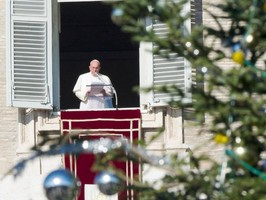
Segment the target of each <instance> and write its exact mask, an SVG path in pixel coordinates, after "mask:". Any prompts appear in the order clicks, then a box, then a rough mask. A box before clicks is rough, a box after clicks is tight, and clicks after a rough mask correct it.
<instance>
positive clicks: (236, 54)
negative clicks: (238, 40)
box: [232, 51, 245, 65]
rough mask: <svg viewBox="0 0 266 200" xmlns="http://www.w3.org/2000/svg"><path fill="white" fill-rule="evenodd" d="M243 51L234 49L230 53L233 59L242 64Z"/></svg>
mask: <svg viewBox="0 0 266 200" xmlns="http://www.w3.org/2000/svg"><path fill="white" fill-rule="evenodd" d="M244 56H245V55H244V52H243V51H236V52H234V53H233V55H232V59H233V61H235V62H236V63H238V64H241V65H242V64H243V63H244Z"/></svg>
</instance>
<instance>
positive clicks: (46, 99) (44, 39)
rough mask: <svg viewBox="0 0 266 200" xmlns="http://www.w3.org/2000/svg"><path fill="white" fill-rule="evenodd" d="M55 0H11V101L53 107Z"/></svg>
mask: <svg viewBox="0 0 266 200" xmlns="http://www.w3.org/2000/svg"><path fill="white" fill-rule="evenodd" d="M51 2H52V1H51V0H11V1H10V5H9V11H10V13H9V16H10V17H9V19H10V21H9V22H10V24H9V27H8V28H9V36H10V41H9V44H8V47H9V48H8V54H9V58H10V60H8V67H9V68H10V69H9V70H8V95H9V98H8V101H9V102H8V103H9V105H11V106H14V107H24V108H39V109H52V108H53V101H52V99H53V95H52V94H53V85H52V82H53V81H52V78H53V77H52V53H53V52H52V25H51V24H52V23H51V19H52V5H51Z"/></svg>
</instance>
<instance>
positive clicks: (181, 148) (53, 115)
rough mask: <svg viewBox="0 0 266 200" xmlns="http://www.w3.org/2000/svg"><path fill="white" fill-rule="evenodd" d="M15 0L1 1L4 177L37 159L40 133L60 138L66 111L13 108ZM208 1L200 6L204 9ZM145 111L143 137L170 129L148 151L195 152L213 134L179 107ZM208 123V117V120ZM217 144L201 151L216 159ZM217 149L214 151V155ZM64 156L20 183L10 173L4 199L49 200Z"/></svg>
mask: <svg viewBox="0 0 266 200" xmlns="http://www.w3.org/2000/svg"><path fill="white" fill-rule="evenodd" d="M10 2H11V1H10V0H0V66H1V67H0V70H1V73H0V83H1V85H2V87H1V89H0V118H1V123H0V155H1V156H0V176H2V177H3V176H4V175H5V174H6V173H7V171H8V170H9V169H10V168H11V167H12V166H14V164H15V163H16V162H17V161H18V160H20V159H23V158H25V157H28V156H29V155H31V153H32V151H31V150H30V148H31V147H32V146H34V145H36V144H37V143H38V141H39V139H40V135H42V134H47V135H50V136H51V137H52V136H53V135H54V136H56V135H59V134H60V111H59V112H58V111H56V112H51V111H49V110H48V111H47V110H43V109H33V108H17V107H10V106H7V96H8V94H7V92H8V90H7V89H6V88H7V78H8V77H7V74H8V72H7V70H8V68H7V67H6V65H7V64H6V63H7V60H8V59H9V58H8V57H7V56H8V54H7V37H8V35H9V34H10V33H9V32H8V29H7V7H8V6H7V4H9V3H10ZM206 2H208V1H207V0H206V1H204V0H203V1H202V2H201V3H200V6H202V7H204V6H205V3H206ZM201 14H202V19H203V23H208V24H211V23H213V22H212V19H211V18H209V17H208V15H207V14H206V13H204V12H202V13H201ZM140 108H141V113H142V134H143V135H145V137H146V138H149V137H151V136H152V135H153V134H154V133H155V132H156V131H157V128H161V127H164V128H165V131H164V133H163V134H162V136H161V137H160V138H158V139H157V140H156V141H154V142H153V143H152V144H151V145H150V146H149V147H148V150H150V151H153V152H154V153H156V152H170V153H173V152H179V153H184V152H186V150H187V149H188V148H189V149H191V150H193V149H194V148H196V147H197V146H198V144H199V141H200V142H202V143H205V141H208V139H209V138H210V135H202V136H198V134H197V129H196V128H194V127H193V125H191V123H193V122H192V121H190V120H187V121H186V120H184V118H183V114H182V112H181V110H179V109H171V108H168V107H165V106H154V107H152V108H151V109H150V110H147V109H145V107H144V108H142V106H141V105H140ZM206 120H207V121H208V119H207V118H206ZM213 147H214V146H212V144H211V143H208V145H206V146H204V147H203V148H201V152H209V154H210V156H216V157H217V154H219V153H220V152H221V149H220V148H219V147H215V148H213ZM209 149H212V151H209ZM62 166H63V163H62V157H61V156H57V157H53V158H41V159H38V160H34V161H33V162H30V163H29V164H28V166H27V168H26V171H25V172H24V173H23V174H22V175H21V176H20V177H17V178H16V179H14V177H13V176H12V175H11V174H9V175H7V176H6V177H5V178H4V179H3V180H1V181H0V199H1V200H13V199H19V200H30V199H38V200H45V199H46V198H45V195H44V193H43V189H42V183H43V179H44V177H45V176H46V175H47V173H49V172H50V171H51V170H53V169H57V168H58V167H62Z"/></svg>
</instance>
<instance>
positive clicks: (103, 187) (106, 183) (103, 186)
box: [94, 171, 122, 195]
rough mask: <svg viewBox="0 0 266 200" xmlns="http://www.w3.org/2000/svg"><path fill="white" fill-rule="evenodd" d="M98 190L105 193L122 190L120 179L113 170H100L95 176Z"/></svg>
mask: <svg viewBox="0 0 266 200" xmlns="http://www.w3.org/2000/svg"><path fill="white" fill-rule="evenodd" d="M94 182H95V184H97V186H98V188H99V190H100V191H101V192H102V193H103V194H105V195H114V194H116V193H117V192H119V191H121V190H122V181H121V179H120V178H119V177H118V176H117V175H116V174H115V173H113V172H110V171H102V172H100V173H98V174H97V175H96V176H95V180H94Z"/></svg>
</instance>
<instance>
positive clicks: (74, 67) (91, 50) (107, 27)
mask: <svg viewBox="0 0 266 200" xmlns="http://www.w3.org/2000/svg"><path fill="white" fill-rule="evenodd" d="M111 11H112V7H111V6H110V5H107V4H105V3H102V2H82V3H81V2H79V3H61V4H60V13H61V15H60V17H61V33H60V106H61V109H77V108H79V100H78V98H77V97H76V96H75V95H74V93H73V92H72V90H73V87H74V85H75V83H76V80H77V78H78V76H79V75H80V74H82V73H85V72H88V65H89V62H90V60H92V59H98V60H100V61H101V65H102V69H101V73H103V74H105V75H107V76H109V77H110V79H111V81H112V83H113V85H114V87H115V89H116V91H117V95H118V108H124V107H139V95H138V94H137V93H136V92H134V91H133V90H132V89H133V87H134V86H138V85H139V52H138V50H139V46H138V44H136V43H133V42H132V41H131V38H130V35H128V34H126V33H125V32H122V31H121V28H120V27H118V26H116V25H115V24H113V22H112V21H111ZM113 102H114V100H113ZM114 105H115V102H114Z"/></svg>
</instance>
